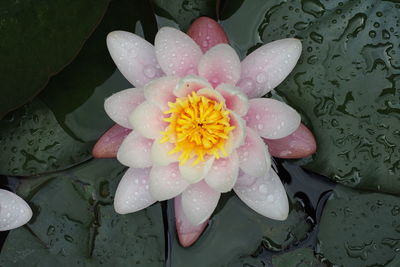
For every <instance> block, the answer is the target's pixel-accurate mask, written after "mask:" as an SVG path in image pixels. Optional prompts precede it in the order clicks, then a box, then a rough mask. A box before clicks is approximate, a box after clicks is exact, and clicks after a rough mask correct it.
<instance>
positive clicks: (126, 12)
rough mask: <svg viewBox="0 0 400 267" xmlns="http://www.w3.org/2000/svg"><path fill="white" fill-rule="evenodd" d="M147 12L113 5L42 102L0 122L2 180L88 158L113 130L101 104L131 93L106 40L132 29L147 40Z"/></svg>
mask: <svg viewBox="0 0 400 267" xmlns="http://www.w3.org/2000/svg"><path fill="white" fill-rule="evenodd" d="M149 12H150V7H149V5H148V3H147V1H140V2H139V1H137V2H133V1H129V0H115V1H112V2H111V4H110V7H109V9H108V12H107V13H106V15H105V17H104V19H103V20H102V22H101V24H100V25H99V27H98V28H97V29H96V31H95V32H94V33H93V34H92V36H91V37H90V38H89V40H88V41H87V42H86V43H85V45H84V47H83V48H82V50H81V52H80V53H79V55H78V57H77V58H76V60H75V61H74V62H73V63H72V64H70V65H69V66H67V67H66V68H65V69H64V70H63V71H62V72H61V73H59V74H58V75H56V76H54V77H53V78H52V79H51V80H50V82H49V84H48V85H47V87H46V88H45V90H44V91H43V92H42V93H41V94H40V95H39V97H38V98H39V99H40V100H38V99H36V100H35V101H34V102H33V103H32V104H29V105H27V106H25V107H23V108H21V109H20V110H18V111H16V112H14V114H12V116H13V119H12V121H10V120H8V121H6V120H3V121H2V122H0V123H1V124H2V125H1V126H2V127H1V128H2V131H1V132H0V136H1V137H2V139H1V140H0V150H2V151H4V152H5V153H2V154H1V156H0V174H6V175H20V176H26V175H32V174H37V173H43V172H49V171H55V170H60V169H64V168H66V167H69V166H71V165H73V164H76V163H79V162H82V161H83V160H86V159H88V158H90V152H91V149H92V146H93V144H94V143H95V142H96V140H97V139H98V138H99V137H100V136H101V134H102V133H103V132H104V131H106V130H107V129H108V128H109V127H111V125H112V124H113V123H112V121H111V120H110V119H109V118H108V116H107V115H106V113H105V112H104V108H103V104H104V99H105V98H106V97H108V96H110V95H111V94H112V93H114V92H116V91H120V90H122V89H126V88H129V87H132V85H130V84H129V83H128V82H127V81H126V79H125V78H124V77H123V76H122V75H121V74H120V73H119V71H117V70H116V67H115V64H114V62H113V61H112V59H111V57H110V56H109V53H108V51H107V47H106V42H105V40H106V36H107V34H108V33H109V32H111V31H113V30H129V31H135V29H136V30H138V31H139V30H140V31H144V32H145V33H147V34H149V36H148V37H149V38H151V36H152V33H153V30H154V29H156V25H155V24H154V25H153V24H152V22H151V17H152V14H151V13H150V15H149ZM144 17H146V18H144ZM139 20H140V22H139ZM149 20H150V21H149ZM41 101H43V102H44V103H45V104H43V103H42V102H41Z"/></svg>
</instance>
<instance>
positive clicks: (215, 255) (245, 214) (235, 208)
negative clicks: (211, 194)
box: [171, 196, 312, 267]
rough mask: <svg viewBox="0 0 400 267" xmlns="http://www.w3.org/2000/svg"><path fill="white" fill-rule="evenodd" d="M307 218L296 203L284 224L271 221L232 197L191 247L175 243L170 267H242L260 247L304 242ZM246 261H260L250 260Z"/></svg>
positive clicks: (308, 228) (277, 247)
mask: <svg viewBox="0 0 400 267" xmlns="http://www.w3.org/2000/svg"><path fill="white" fill-rule="evenodd" d="M222 202H223V201H220V206H221V203H222ZM306 217H307V215H306V214H305V213H304V211H303V210H302V208H301V207H300V206H299V204H298V203H296V202H294V203H293V204H292V205H291V211H290V214H289V217H288V219H287V220H286V221H275V220H271V219H268V218H266V217H264V216H261V215H258V214H257V213H255V212H254V211H252V210H251V209H250V208H249V207H247V206H246V205H245V204H244V203H243V202H242V201H241V200H240V199H238V198H237V197H236V196H232V197H231V198H229V199H228V200H227V202H226V203H225V205H224V206H223V208H222V209H221V210H220V211H219V212H218V213H216V214H214V215H213V217H212V220H211V222H210V224H209V226H208V228H207V229H206V230H205V232H204V234H203V235H202V236H201V237H200V239H199V240H198V241H197V242H196V243H195V244H194V245H193V246H191V247H189V248H182V247H180V246H179V245H178V243H177V242H176V241H175V243H174V244H173V247H172V257H171V259H172V266H174V267H180V266H192V267H196V266H199V267H202V266H239V265H240V266H242V265H241V263H242V262H243V260H244V259H243V257H245V256H250V255H252V254H254V253H255V252H256V250H257V249H258V248H259V247H260V245H261V246H263V247H265V248H267V249H269V250H273V251H280V250H282V249H285V248H287V247H289V246H291V245H293V244H295V243H298V242H300V241H301V240H303V239H305V238H306V237H307V234H308V232H309V231H310V230H311V228H312V227H311V225H310V224H309V223H308V222H307V220H306ZM205 255H207V256H206V257H205ZM245 261H246V262H253V263H257V262H259V260H256V259H252V258H251V257H248V258H247V259H246V260H245ZM256 266H259V265H256Z"/></svg>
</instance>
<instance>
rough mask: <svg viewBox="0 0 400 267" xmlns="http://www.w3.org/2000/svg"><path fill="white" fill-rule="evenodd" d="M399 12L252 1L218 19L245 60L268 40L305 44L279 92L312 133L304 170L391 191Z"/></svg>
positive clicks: (398, 142) (373, 6) (397, 152)
mask: <svg viewBox="0 0 400 267" xmlns="http://www.w3.org/2000/svg"><path fill="white" fill-rule="evenodd" d="M234 2H235V1H234ZM226 5H229V2H226ZM399 11H400V3H398V2H397V1H318V0H302V1H298V0H290V1H279V0H275V1H262V0H251V1H245V2H244V3H243V4H242V6H241V8H240V9H239V10H238V11H237V12H236V13H234V14H233V15H232V16H230V17H229V18H227V19H226V20H224V21H223V23H222V25H223V27H224V29H225V30H226V31H227V33H228V36H229V38H230V40H231V42H232V44H233V45H234V46H235V47H236V48H237V49H238V50H239V51H240V54H241V56H242V57H244V56H245V55H246V54H247V53H248V52H250V51H252V50H254V49H255V48H256V47H258V46H260V45H261V44H262V43H267V42H270V41H273V40H277V39H282V38H286V37H295V38H299V39H300V40H301V41H302V43H303V54H302V56H301V59H300V62H299V64H298V65H297V67H296V68H295V70H294V71H293V72H292V73H291V74H290V76H289V77H288V79H287V80H286V81H285V82H284V83H283V84H282V85H280V86H279V87H278V88H277V91H278V93H279V94H280V95H281V96H283V97H284V98H285V99H286V101H287V102H288V103H289V104H290V105H292V106H293V107H294V108H296V109H297V110H298V111H299V112H300V113H301V114H302V116H303V121H305V122H306V123H307V124H308V125H309V126H310V128H311V129H312V131H313V132H314V134H315V135H316V138H317V142H318V148H319V149H318V151H317V154H316V155H315V156H314V157H313V161H312V162H311V163H310V164H308V165H307V168H309V169H311V170H313V171H315V172H317V173H320V174H323V175H326V176H329V177H330V178H331V179H333V180H334V181H337V182H339V183H342V184H344V185H347V186H351V187H358V188H363V189H370V190H376V191H384V192H390V193H396V194H399V193H400V179H399V177H400V171H399V168H400V160H399V158H400V132H399V129H398V127H397V125H398V121H399V118H400V117H399V110H400V106H399V104H400V102H399V99H400V98H399V93H400V92H399V88H400V87H399V81H400V80H399V74H400V58H399V55H400V50H399V44H400V33H399V30H398V29H399V24H400V15H399ZM243 21H246V23H245V24H243ZM239 29H240V30H239Z"/></svg>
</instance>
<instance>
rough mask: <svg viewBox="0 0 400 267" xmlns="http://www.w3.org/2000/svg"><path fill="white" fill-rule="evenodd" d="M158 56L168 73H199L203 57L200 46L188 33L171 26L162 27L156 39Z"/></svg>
mask: <svg viewBox="0 0 400 267" xmlns="http://www.w3.org/2000/svg"><path fill="white" fill-rule="evenodd" d="M154 46H155V51H156V57H157V60H158V63H159V64H160V66H161V68H162V70H163V71H164V72H165V73H166V74H167V75H177V76H179V77H184V76H186V75H188V74H197V65H198V63H199V61H200V58H201V57H202V55H203V53H202V52H201V49H200V47H199V46H198V45H197V44H196V43H195V42H194V41H193V40H192V38H190V37H189V36H188V35H187V34H185V33H183V32H181V31H179V30H177V29H174V28H170V27H164V28H161V29H160V30H159V31H158V33H157V35H156V38H155V41H154Z"/></svg>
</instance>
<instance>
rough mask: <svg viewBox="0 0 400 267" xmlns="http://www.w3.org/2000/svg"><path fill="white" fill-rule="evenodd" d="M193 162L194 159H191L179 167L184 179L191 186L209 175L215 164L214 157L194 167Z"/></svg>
mask: <svg viewBox="0 0 400 267" xmlns="http://www.w3.org/2000/svg"><path fill="white" fill-rule="evenodd" d="M193 162H194V159H191V160H188V161H187V162H186V163H185V164H183V165H179V170H180V172H181V175H182V177H183V178H184V179H185V180H186V181H187V182H188V183H191V184H193V183H197V182H198V181H200V180H201V179H203V178H204V177H205V176H206V175H207V173H208V171H209V170H210V168H211V166H212V164H213V162H214V157H210V158H208V159H206V160H205V161H203V162H200V163H199V164H197V165H195V166H192V163H193Z"/></svg>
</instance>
